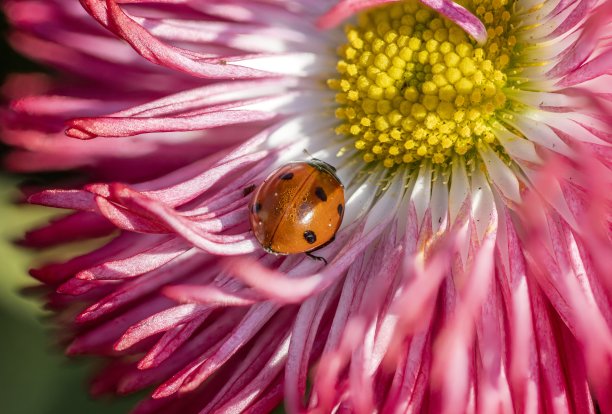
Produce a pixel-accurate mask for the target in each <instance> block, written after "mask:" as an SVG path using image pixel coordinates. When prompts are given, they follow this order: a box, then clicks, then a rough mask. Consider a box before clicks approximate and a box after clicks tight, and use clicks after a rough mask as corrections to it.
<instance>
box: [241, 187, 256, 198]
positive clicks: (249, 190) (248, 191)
mask: <svg viewBox="0 0 612 414" xmlns="http://www.w3.org/2000/svg"><path fill="white" fill-rule="evenodd" d="M255 187H257V186H256V185H255V184H251V185H249V186H248V187H245V188H243V189H242V196H243V197H246V196H248V195H249V194H251V193H252V192H253V190H255Z"/></svg>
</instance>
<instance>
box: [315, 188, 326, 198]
mask: <svg viewBox="0 0 612 414" xmlns="http://www.w3.org/2000/svg"><path fill="white" fill-rule="evenodd" d="M315 194H316V195H317V197H319V199H320V200H321V201H327V194H325V190H324V189H323V188H322V187H317V188H315Z"/></svg>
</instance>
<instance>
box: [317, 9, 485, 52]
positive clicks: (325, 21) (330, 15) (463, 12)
mask: <svg viewBox="0 0 612 414" xmlns="http://www.w3.org/2000/svg"><path fill="white" fill-rule="evenodd" d="M396 1H399V0H340V2H339V3H338V4H337V5H335V6H334V7H333V8H332V9H331V10H330V11H328V12H327V13H326V14H325V15H323V16H322V17H321V18H320V19H319V22H318V24H319V26H320V27H322V28H325V29H326V28H330V27H334V26H337V25H338V24H340V23H341V22H342V21H343V20H345V19H347V18H348V17H350V16H352V15H354V14H356V13H358V12H360V11H363V10H365V9H369V8H372V7H376V6H380V5H383V4H386V3H393V2H396ZM421 2H422V3H423V4H424V5H426V6H428V7H430V8H432V9H433V10H435V11H437V12H439V13H440V14H442V15H443V16H446V17H447V18H448V19H450V20H452V21H453V22H455V23H456V24H457V25H458V26H460V27H461V28H463V30H465V31H466V32H467V33H468V34H469V35H470V36H472V37H473V38H474V39H475V40H476V41H477V42H478V43H480V44H484V43H485V42H486V40H487V31H486V29H485V27H484V24H482V22H481V21H480V20H478V18H476V16H474V15H473V14H472V13H470V12H469V11H468V10H467V9H466V8H464V7H463V6H460V5H458V4H457V3H455V2H453V1H451V0H421Z"/></svg>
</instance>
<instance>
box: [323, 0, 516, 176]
mask: <svg viewBox="0 0 612 414" xmlns="http://www.w3.org/2000/svg"><path fill="white" fill-rule="evenodd" d="M507 2H508V0H476V1H475V2H473V3H472V4H473V5H474V8H475V10H474V12H475V13H476V15H477V16H478V17H479V18H480V19H481V20H482V22H483V23H484V24H485V26H486V28H487V33H488V41H487V43H486V44H484V45H478V44H476V42H475V41H473V40H472V39H471V38H469V36H468V35H467V34H466V33H465V32H464V31H463V30H462V29H461V28H460V27H458V26H457V25H455V24H454V23H452V22H451V21H449V20H447V19H445V18H444V17H442V16H440V15H439V14H437V13H436V12H434V11H432V10H430V9H428V8H426V7H425V6H423V5H421V4H420V3H419V2H418V1H417V0H407V1H403V2H398V3H395V4H393V5H388V6H383V7H380V8H377V9H374V10H371V11H368V12H366V13H363V14H361V15H360V16H359V19H358V24H357V25H356V26H347V27H346V28H345V33H346V38H347V41H348V42H347V43H346V44H345V45H344V46H342V47H341V48H340V51H339V53H340V60H339V61H338V65H337V70H338V72H339V74H340V77H339V79H330V80H329V81H328V85H329V86H330V87H331V88H332V89H334V90H336V91H337V94H336V102H337V103H338V105H339V107H338V109H337V110H336V117H338V118H339V119H340V120H341V121H342V123H341V125H340V126H339V127H338V128H337V129H336V132H337V133H339V134H344V135H346V136H350V137H353V139H354V140H355V141H354V145H355V148H356V149H358V150H359V151H362V153H363V159H364V161H366V162H373V161H380V162H382V163H383V165H385V166H386V167H388V168H391V167H393V166H394V165H397V164H402V163H412V162H415V161H419V160H422V159H430V160H431V161H432V162H433V163H434V164H442V163H445V162H447V161H448V160H449V159H450V158H451V157H452V156H453V155H454V154H459V155H464V154H466V153H467V152H468V151H470V150H471V149H472V148H474V147H475V146H476V145H478V144H479V143H480V142H486V143H492V142H494V141H495V137H494V135H493V133H492V132H491V130H490V127H489V124H488V122H487V121H488V120H489V119H490V118H491V117H492V116H494V115H495V113H496V111H499V110H500V109H502V108H504V107H505V105H506V97H505V95H504V92H503V88H504V87H505V86H506V75H505V74H504V70H505V69H506V68H507V67H508V65H509V63H510V58H509V56H511V54H510V52H511V49H509V48H512V47H514V44H513V43H512V42H509V39H508V38H507V36H508V33H509V31H510V23H509V18H508V16H509V14H508V11H507V8H508V5H507Z"/></svg>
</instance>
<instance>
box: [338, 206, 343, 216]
mask: <svg viewBox="0 0 612 414" xmlns="http://www.w3.org/2000/svg"><path fill="white" fill-rule="evenodd" d="M343 211H344V207H343V206H342V204H338V215H339V216H341V215H342V212H343Z"/></svg>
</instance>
